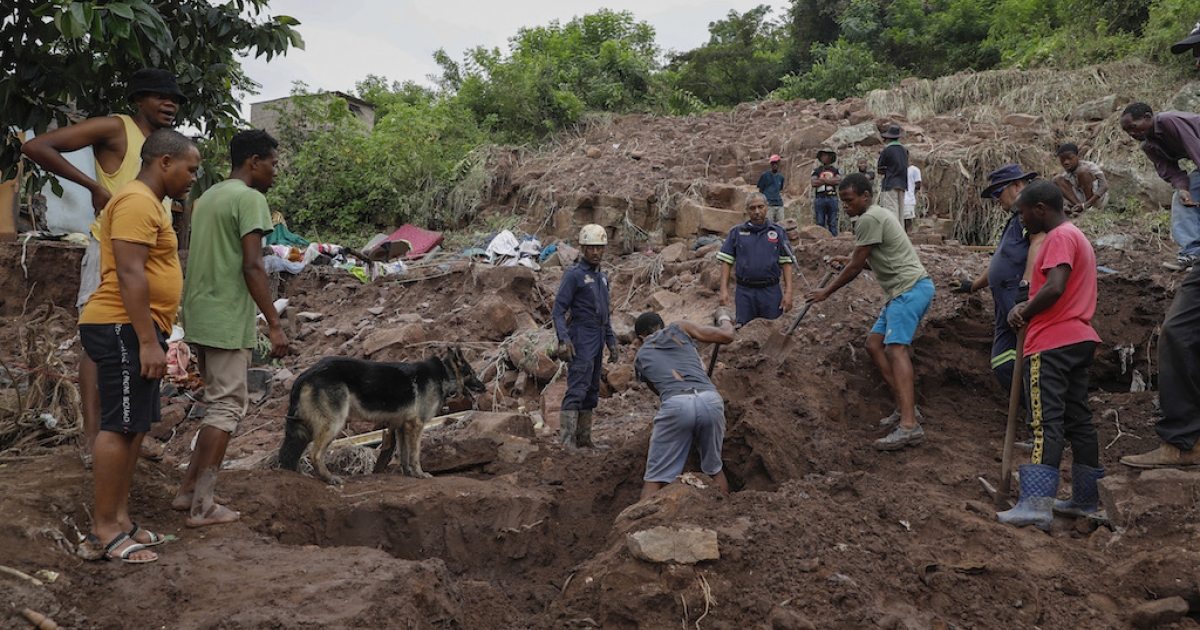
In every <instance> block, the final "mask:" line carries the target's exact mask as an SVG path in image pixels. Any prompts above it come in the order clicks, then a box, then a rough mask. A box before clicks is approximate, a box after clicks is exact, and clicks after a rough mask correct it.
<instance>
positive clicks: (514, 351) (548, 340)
mask: <svg viewBox="0 0 1200 630" xmlns="http://www.w3.org/2000/svg"><path fill="white" fill-rule="evenodd" d="M557 347H558V343H557V340H556V339H555V336H554V331H552V330H541V329H534V330H525V331H522V332H520V333H517V334H516V335H513V336H512V337H511V338H510V340H509V342H508V361H509V363H512V364H513V365H515V366H517V368H518V369H520V370H522V371H524V372H525V373H527V374H529V375H530V376H532V377H534V378H536V379H538V380H539V381H543V382H545V381H548V380H550V379H552V378H554V375H555V374H556V373H557V372H558V361H556V360H554V359H552V358H550V353H552V352H554V351H555V350H556V349H557Z"/></svg>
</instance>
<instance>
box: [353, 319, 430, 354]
mask: <svg viewBox="0 0 1200 630" xmlns="http://www.w3.org/2000/svg"><path fill="white" fill-rule="evenodd" d="M423 341H425V328H424V326H422V325H421V324H407V325H404V326H401V327H399V328H385V329H383V330H375V331H372V332H371V333H369V334H368V335H367V337H366V339H364V340H363V343H362V348H363V354H365V355H366V356H367V358H371V356H372V355H374V354H377V353H379V352H380V351H382V350H384V349H386V348H391V347H397V348H403V347H405V346H410V345H412V344H414V343H421V342H423Z"/></svg>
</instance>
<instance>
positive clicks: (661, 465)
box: [633, 307, 733, 499]
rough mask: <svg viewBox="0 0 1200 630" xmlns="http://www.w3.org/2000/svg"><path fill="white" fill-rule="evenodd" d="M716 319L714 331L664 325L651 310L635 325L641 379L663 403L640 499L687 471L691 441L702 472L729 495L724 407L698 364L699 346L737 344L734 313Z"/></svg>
mask: <svg viewBox="0 0 1200 630" xmlns="http://www.w3.org/2000/svg"><path fill="white" fill-rule="evenodd" d="M713 320H714V321H715V322H716V326H702V325H700V324H696V323H694V322H689V321H687V320H680V321H678V322H675V323H674V324H671V325H670V326H664V325H663V320H662V317H660V316H659V314H658V313H655V312H653V311H651V312H647V313H642V314H641V316H639V317H638V318H637V322H635V323H634V332H636V333H637V335H638V337H639V338H641V340H642V347H641V348H640V349H639V350H638V353H637V358H636V359H635V360H634V364H633V365H634V369H635V372H636V374H637V378H638V380H639V381H641V382H643V383H646V384H647V385H649V386H650V389H651V390H652V391H654V393H656V394H658V395H659V399H660V401H661V403H660V405H659V410H658V414H657V415H655V416H654V432H653V433H652V434H651V436H650V449H649V453H647V455H646V474H645V475H644V477H643V481H644V482H645V483H644V484H643V485H642V496H641V498H642V499H646V498H647V497H649V496H650V495H652V494H654V493H655V492H657V491H658V490H659V489H661V488H662V487H663V486H665V485H667V484H669V483H671V482H672V481H674V480H675V478H676V477H678V476H679V475H680V474H681V473H682V472H683V466H684V464H685V463H687V457H688V451H689V450H690V449H691V446H692V441H693V440H695V441H696V450H697V451H699V453H700V468H701V470H702V471H704V474H706V475H708V476H710V477H712V479H713V481H714V482H715V483H716V484H717V487H719V488H720V489H721V490H722V491H723V492H729V481H728V480H727V479H726V478H725V471H724V469H723V466H722V464H721V442H722V441H724V439H725V403H724V401H722V400H721V395H720V394H718V393H717V388H716V386H714V385H713V383H712V380H711V379H709V378H708V374H706V373H705V371H704V365H703V364H701V363H700V355H699V353H698V352H697V351H696V342H697V341H705V342H710V343H721V344H725V343H729V342H731V341H733V314H732V313H731V312H730V311H729V309H728V308H726V307H720V308H718V309H717V312H716V314H715V315H714V317H713Z"/></svg>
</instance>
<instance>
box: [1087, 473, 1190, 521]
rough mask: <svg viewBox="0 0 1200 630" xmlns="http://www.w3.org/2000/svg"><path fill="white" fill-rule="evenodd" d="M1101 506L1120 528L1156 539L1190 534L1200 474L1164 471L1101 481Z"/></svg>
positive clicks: (1134, 474)
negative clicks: (1143, 532)
mask: <svg viewBox="0 0 1200 630" xmlns="http://www.w3.org/2000/svg"><path fill="white" fill-rule="evenodd" d="M1099 489H1100V502H1101V504H1102V505H1103V506H1104V509H1105V510H1106V511H1107V512H1108V518H1109V520H1110V521H1112V523H1113V525H1115V526H1117V527H1137V528H1138V529H1140V530H1150V531H1154V532H1155V533H1156V535H1165V534H1167V533H1170V532H1184V531H1188V528H1189V527H1190V525H1189V523H1190V522H1191V520H1192V518H1191V516H1190V515H1191V513H1192V511H1193V510H1194V509H1195V503H1196V501H1195V498H1194V497H1196V496H1200V472H1192V471H1186V470H1176V469H1170V468H1164V469H1160V470H1147V471H1145V472H1141V473H1137V472H1135V473H1133V474H1132V475H1130V476H1125V475H1114V476H1111V477H1105V478H1103V479H1101V480H1100V483H1099Z"/></svg>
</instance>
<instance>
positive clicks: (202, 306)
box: [171, 130, 288, 527]
mask: <svg viewBox="0 0 1200 630" xmlns="http://www.w3.org/2000/svg"><path fill="white" fill-rule="evenodd" d="M278 147H279V143H278V142H276V141H275V139H274V138H272V137H271V135H270V134H268V133H267V132H265V131H262V130H252V131H243V132H241V133H238V134H237V135H235V136H234V137H233V141H232V142H230V143H229V157H230V162H231V163H232V164H233V171H232V173H230V175H229V179H227V180H225V181H223V182H221V183H219V184H216V185H215V186H213V187H212V188H209V189H208V190H206V191H204V194H203V195H201V196H200V198H199V199H197V200H196V206H195V209H194V210H193V212H192V248H191V252H190V253H189V255H188V265H187V274H186V277H185V279H184V284H183V327H184V331H185V336H184V339H185V340H186V341H187V342H188V343H191V344H194V345H196V346H197V348H198V353H197V354H198V355H199V361H200V375H201V376H202V377H203V378H204V384H205V388H204V392H205V400H206V403H207V404H208V413H207V414H205V416H204V421H203V423H202V424H201V427H200V435H199V437H198V438H197V440H196V449H195V450H194V451H193V452H192V459H191V461H190V462H189V463H188V470H187V474H186V475H184V478H183V483H182V484H181V485H180V486H179V491H178V492H177V493H176V495H175V499H174V500H173V501H171V507H173V508H175V509H177V510H189V511H190V513H189V515H188V519H187V521H186V522H187V525H188V526H189V527H202V526H204V525H215V524H217V523H231V522H233V521H236V520H237V519H238V518H239V517H240V514H239V513H238V512H235V511H233V510H231V509H229V508H228V507H225V506H224V505H220V504H218V503H217V502H216V501H215V500H214V498H213V497H214V494H213V490H214V488H215V487H216V483H217V472H218V471H219V470H220V468H221V461H222V460H224V459H225V449H226V447H228V446H229V437H230V435H232V434H233V432H234V431H235V430H236V429H237V425H238V422H239V421H240V420H241V419H242V417H243V416H244V415H245V414H246V403H247V398H248V395H247V370H248V369H249V368H250V349H251V348H253V347H255V345H257V338H258V331H257V329H256V326H255V305H257V306H258V310H260V311H262V314H263V316H264V317H265V318H266V320H267V329H268V333H267V334H268V336H269V337H270V340H271V356H272V357H282V356H283V355H285V354H287V350H288V340H287V336H286V335H284V334H283V328H281V327H280V325H279V314H278V313H277V312H276V311H275V307H274V305H273V304H272V303H271V290H270V288H269V286H268V284H267V271H266V268H265V267H264V266H263V260H262V256H263V245H262V241H263V236H265V235H266V234H269V233H270V232H271V212H270V209H269V208H268V207H267V198H266V197H265V196H263V193H265V192H266V191H267V190H268V189H270V188H271V186H272V184H274V183H275V163H276V162H277V161H278V159H279V150H278Z"/></svg>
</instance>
